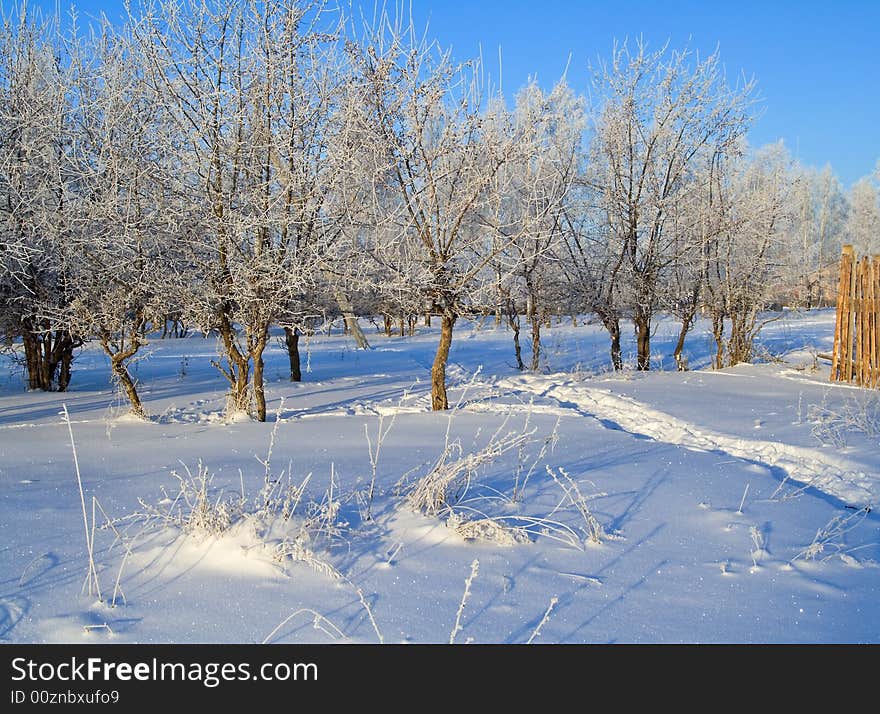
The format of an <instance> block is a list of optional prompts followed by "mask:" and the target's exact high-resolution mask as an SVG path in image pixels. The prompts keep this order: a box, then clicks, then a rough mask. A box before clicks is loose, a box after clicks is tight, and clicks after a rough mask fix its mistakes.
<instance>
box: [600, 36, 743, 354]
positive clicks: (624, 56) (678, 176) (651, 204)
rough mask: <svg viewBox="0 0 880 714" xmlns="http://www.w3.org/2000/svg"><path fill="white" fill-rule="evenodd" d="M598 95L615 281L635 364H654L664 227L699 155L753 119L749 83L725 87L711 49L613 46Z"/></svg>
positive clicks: (721, 147) (729, 143)
mask: <svg viewBox="0 0 880 714" xmlns="http://www.w3.org/2000/svg"><path fill="white" fill-rule="evenodd" d="M594 89H595V97H596V98H597V99H599V101H600V109H599V113H598V117H597V119H596V126H595V133H594V137H593V144H592V151H591V154H590V161H591V165H592V173H591V181H592V186H593V189H594V193H595V201H596V203H597V204H598V205H599V206H601V210H602V211H603V212H604V213H605V216H606V219H605V227H606V229H607V231H608V239H609V241H610V244H611V251H610V252H611V255H612V256H614V255H616V256H618V258H612V263H614V264H615V266H616V264H617V260H618V259H619V261H620V267H619V268H618V269H617V272H616V277H617V281H618V282H617V285H618V287H619V288H620V289H625V290H626V295H623V296H621V297H622V298H623V302H624V303H625V304H626V306H627V309H628V311H629V314H630V316H631V318H632V320H633V322H634V324H635V329H636V340H637V344H638V368H639V369H641V370H646V369H649V368H650V361H651V347H650V341H651V329H652V320H653V316H654V313H655V311H656V310H657V309H658V308H659V307H660V295H661V284H662V281H663V278H664V273H665V271H666V270H667V269H668V267H669V266H670V264H671V261H672V258H673V256H674V254H675V253H674V247H675V241H674V240H673V239H674V236H673V235H671V234H670V231H669V230H668V227H669V219H670V217H671V215H672V214H673V212H674V209H675V206H677V205H678V204H680V203H681V202H682V201H683V200H686V195H685V194H686V193H687V192H688V191H689V190H690V189H691V188H692V186H693V185H694V184H693V182H692V181H691V180H690V174H691V173H692V171H693V169H694V167H695V165H696V164H697V163H698V162H699V161H700V160H701V157H703V156H704V155H710V156H711V155H714V154H724V153H726V152H727V151H728V150H730V149H732V148H733V147H735V146H736V144H737V142H738V141H739V138H740V137H741V136H742V135H743V134H744V133H745V131H746V128H747V126H748V122H749V107H750V104H751V98H750V97H751V93H752V83H750V82H746V83H744V84H742V85H739V86H730V85H728V84H727V82H726V81H725V77H724V71H723V67H722V65H721V61H720V57H719V55H718V53H717V52H715V53H713V54H711V55H709V56H708V57H706V58H705V59H700V58H695V57H693V55H692V54H691V53H690V52H688V51H687V50H684V51H669V50H667V49H666V48H663V49H661V50H659V51H656V52H649V51H648V50H647V48H646V47H645V45H644V44H642V43H639V44H638V46H637V47H636V48H635V50H631V49H630V47H629V46H628V45H627V44H626V43H624V44H623V45H621V46H619V47H615V49H614V51H613V53H612V57H611V61H610V62H608V63H603V64H601V65H600V67H599V70H598V71H597V72H596V76H595V79H594Z"/></svg>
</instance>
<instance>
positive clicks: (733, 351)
mask: <svg viewBox="0 0 880 714" xmlns="http://www.w3.org/2000/svg"><path fill="white" fill-rule="evenodd" d="M790 172H791V159H790V157H789V155H788V153H787V152H786V150H785V148H784V147H783V146H782V144H781V143H778V144H772V145H770V146H767V147H764V148H762V149H760V150H758V151H756V152H754V153H753V154H752V155H749V156H746V157H744V158H743V159H740V160H735V161H731V162H728V164H727V165H725V166H723V167H722V169H721V170H720V171H719V172H718V173H717V179H716V191H717V195H718V197H719V200H718V203H717V206H718V211H719V220H720V222H721V225H720V228H719V231H718V235H717V237H716V238H715V239H714V240H712V241H711V243H710V245H709V253H708V256H709V261H710V263H709V270H708V275H707V282H706V298H705V303H706V305H707V307H708V309H709V312H710V315H711V318H712V332H713V337H714V339H715V344H716V353H715V357H714V360H713V362H714V366H715V367H716V368H721V367H727V366H732V365H735V364H738V363H740V362H748V361H749V360H750V359H751V358H752V350H753V345H754V340H755V337H756V336H757V334H758V332H759V331H760V330H761V328H762V327H763V325H764V324H765V322H764V321H762V320H761V319H760V312H761V310H763V309H764V308H765V307H766V305H767V301H768V299H769V296H770V295H771V293H772V291H773V289H774V287H775V285H776V284H777V283H778V280H779V277H780V273H781V272H782V270H784V266H785V260H784V257H785V255H784V254H785V251H786V250H787V247H786V245H785V236H786V235H787V234H788V232H789V231H790V224H791V221H792V213H793V212H792V202H791V198H790V191H791V186H792V181H791V175H790ZM771 319H772V318H771Z"/></svg>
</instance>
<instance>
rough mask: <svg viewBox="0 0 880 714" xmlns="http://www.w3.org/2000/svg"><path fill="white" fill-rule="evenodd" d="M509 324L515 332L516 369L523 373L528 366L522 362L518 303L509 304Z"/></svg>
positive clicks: (510, 302) (511, 301) (509, 302)
mask: <svg viewBox="0 0 880 714" xmlns="http://www.w3.org/2000/svg"><path fill="white" fill-rule="evenodd" d="M507 324H509V325H510V329H512V330H513V354H514V357H516V368H517V369H518V370H519V371H520V372H522V371H523V370H524V369H525V368H526V366H525V364H523V361H522V347H520V344H519V325H520V322H519V315H518V314H517V312H516V303H515V302H514V301H513V300H510V301H508V303H507Z"/></svg>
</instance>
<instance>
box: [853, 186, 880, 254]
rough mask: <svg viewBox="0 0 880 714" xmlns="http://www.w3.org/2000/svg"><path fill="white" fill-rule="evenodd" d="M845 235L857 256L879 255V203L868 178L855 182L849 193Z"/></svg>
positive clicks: (875, 191) (874, 188)
mask: <svg viewBox="0 0 880 714" xmlns="http://www.w3.org/2000/svg"><path fill="white" fill-rule="evenodd" d="M846 235H847V242H848V243H852V245H853V247H854V248H855V250H856V253H857V254H858V255H860V256H861V255H873V254H875V253H880V201H878V195H877V188H876V186H875V185H874V183H873V182H872V181H871V179H869V178H862V179H859V180H858V181H856V183H855V184H853V187H852V189H851V191H850V199H849V220H848V221H847V224H846Z"/></svg>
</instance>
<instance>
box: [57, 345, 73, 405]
mask: <svg viewBox="0 0 880 714" xmlns="http://www.w3.org/2000/svg"><path fill="white" fill-rule="evenodd" d="M73 346H74V345H73V340H72V339H70V338H68V337H67V336H65V337H64V338H62V341H61V342H60V344H59V348H60V352H61V354H60V356H59V369H58V391H59V392H66V391H67V388H68V387H69V386H70V376H71V367H72V365H73Z"/></svg>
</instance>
